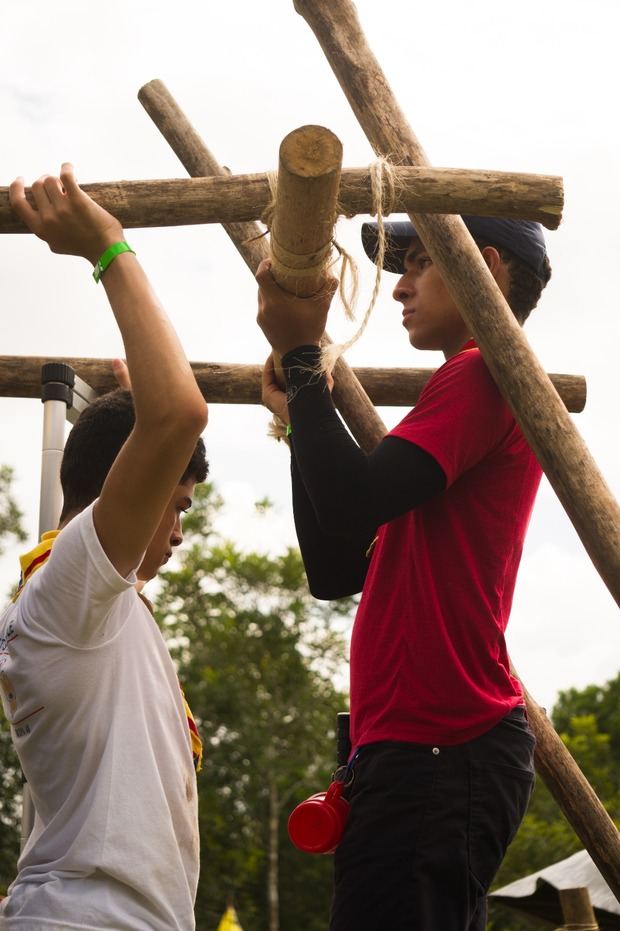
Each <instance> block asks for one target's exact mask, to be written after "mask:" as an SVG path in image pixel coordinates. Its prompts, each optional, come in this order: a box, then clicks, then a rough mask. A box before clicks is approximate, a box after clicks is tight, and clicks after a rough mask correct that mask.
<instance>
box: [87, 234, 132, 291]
mask: <svg viewBox="0 0 620 931" xmlns="http://www.w3.org/2000/svg"><path fill="white" fill-rule="evenodd" d="M123 252H133V249H132V248H131V246H130V245H129V243H128V242H125V241H123V242H115V243H114V245H113V246H108V248H107V249H106V250H105V252H104V253H103V255H102V256H101V258H100V259H99V261H98V262H97V263H96V264H95V267H94V269H93V278H94V279H95V281H96V282H97V284H99V281H100V279H101V276H102V275H103V273H104V271H105V270H106V268H108V266H109V265H111V264H112V262H113V261H114V259H115V258H116V256H117V255H121V254H122V253H123ZM134 255H135V252H134Z"/></svg>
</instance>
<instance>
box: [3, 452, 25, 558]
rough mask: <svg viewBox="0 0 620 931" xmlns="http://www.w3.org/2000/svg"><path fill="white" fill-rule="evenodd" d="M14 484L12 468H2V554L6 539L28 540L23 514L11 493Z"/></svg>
mask: <svg viewBox="0 0 620 931" xmlns="http://www.w3.org/2000/svg"><path fill="white" fill-rule="evenodd" d="M12 482H13V469H11V467H10V466H0V553H3V552H4V541H5V538H6V537H8V536H13V537H15V539H17V540H21V541H22V542H23V541H24V540H25V539H26V533H25V531H24V528H23V526H22V517H23V514H22V512H21V511H20V509H19V508H18V506H17V503H16V502H15V499H14V497H13V494H12V492H11V485H12Z"/></svg>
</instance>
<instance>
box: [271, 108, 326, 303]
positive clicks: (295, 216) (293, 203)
mask: <svg viewBox="0 0 620 931" xmlns="http://www.w3.org/2000/svg"><path fill="white" fill-rule="evenodd" d="M341 167H342V145H341V143H340V140H339V139H338V137H337V136H335V135H334V134H333V133H332V132H331V131H330V130H329V129H326V128H325V127H324V126H301V127H300V128H299V129H295V130H293V132H292V133H289V135H288V136H286V138H285V139H284V140H283V141H282V145H281V146H280V158H279V167H278V181H277V190H276V197H275V204H274V209H273V218H272V220H271V222H270V224H269V225H270V228H271V229H270V237H269V246H270V253H271V274H272V275H273V277H274V279H275V281H276V282H277V284H278V285H279V286H280V287H281V288H282V289H283V290H284V291H288V292H289V293H290V294H295V295H297V296H298V297H312V295H314V294H316V293H317V292H318V291H320V290H321V288H322V287H323V285H324V284H325V277H326V273H327V272H326V270H327V267H328V265H329V263H330V260H331V257H332V251H333V247H332V239H333V236H334V226H335V224H336V200H337V198H338V188H339V186H340V172H341Z"/></svg>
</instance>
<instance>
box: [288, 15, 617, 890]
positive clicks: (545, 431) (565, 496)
mask: <svg viewBox="0 0 620 931" xmlns="http://www.w3.org/2000/svg"><path fill="white" fill-rule="evenodd" d="M293 2H294V5H295V9H296V10H297V12H298V13H300V14H301V15H302V16H303V17H304V19H305V20H306V21H307V22H308V24H309V25H310V27H311V29H312V30H313V32H314V33H315V35H316V37H317V39H318V41H319V43H320V44H321V47H322V48H323V51H324V52H325V55H326V57H327V59H328V61H329V63H330V65H331V67H332V70H333V71H334V73H335V75H336V77H337V78H338V81H339V82H340V85H341V87H342V89H343V90H344V92H345V94H346V96H347V99H348V100H349V102H350V104H351V106H352V107H353V110H354V112H355V115H356V116H357V118H358V120H359V122H360V124H361V125H362V127H363V129H364V131H365V132H366V135H367V136H368V139H369V140H370V142H371V145H372V146H373V148H374V150H375V152H377V154H378V155H385V156H389V157H390V158H391V159H392V160H393V161H395V162H403V163H408V164H411V163H416V164H427V159H426V156H425V154H424V151H423V150H422V147H421V146H420V144H419V142H418V140H417V139H416V137H415V135H414V134H413V131H412V129H411V128H410V126H409V124H408V123H407V121H406V119H405V117H404V115H403V113H402V112H401V110H400V108H399V107H398V104H397V102H396V99H395V98H394V95H393V94H392V91H391V89H390V87H389V84H388V82H387V80H386V78H385V75H384V74H383V72H382V70H381V68H380V66H379V63H378V61H377V60H376V58H375V57H374V55H373V53H372V51H371V50H370V48H369V47H368V44H367V42H366V39H365V37H364V34H363V32H362V30H361V27H360V25H359V22H358V20H357V14H356V11H355V7H354V6H353V4H352V3H351V2H350V0H293ZM411 219H412V221H413V222H414V223H415V225H416V227H417V228H418V229H419V231H420V233H421V235H422V238H423V240H424V243H425V245H426V247H427V248H428V250H429V252H430V253H431V255H432V257H433V259H434V261H435V262H436V263H437V265H438V266H439V268H440V271H441V274H442V277H443V278H444V280H445V281H446V284H447V285H448V287H449V288H450V291H451V293H452V296H453V298H454V300H455V301H457V303H458V306H459V308H460V310H461V312H462V314H463V318H464V319H465V320H466V322H467V323H468V325H469V327H470V329H471V332H472V333H473V335H474V336H475V337H476V340H477V342H478V344H479V346H480V348H481V350H482V352H483V355H484V358H485V361H486V363H487V365H488V367H489V370H490V371H491V372H492V374H493V376H494V378H495V380H496V382H497V384H498V385H499V387H500V389H501V390H502V392H503V393H504V395H505V396H506V398H507V400H508V402H509V403H510V405H511V407H512V409H513V411H514V413H515V416H516V418H517V420H518V421H519V423H520V425H521V427H522V429H523V431H524V433H525V435H526V436H527V438H528V441H529V442H530V445H531V446H532V448H533V449H534V451H535V452H536V454H537V456H538V458H539V461H540V462H541V465H542V466H543V468H544V469H545V472H546V473H547V475H548V477H549V479H550V481H551V482H552V484H553V486H554V488H555V490H556V492H557V493H558V495H559V497H560V500H561V501H562V503H563V504H564V507H565V508H566V510H567V512H568V513H569V516H570V517H571V520H573V523H574V524H575V527H576V528H577V531H578V532H579V535H580V536H581V539H582V541H583V542H584V545H585V546H586V549H587V550H588V552H589V553H590V556H591V558H592V560H593V562H594V564H595V565H596V567H597V569H598V570H599V572H600V574H601V576H602V577H603V578H604V580H605V581H606V583H607V585H608V587H609V588H610V591H612V593H614V596H615V597H616V598H618V597H619V596H620V540H619V539H618V538H619V536H620V515H619V514H618V506H617V504H616V502H615V501H614V499H613V497H612V496H611V494H610V492H609V491H608V489H607V488H606V487H605V485H604V482H603V480H602V478H601V477H600V476H599V474H598V470H597V469H596V465H595V463H594V462H593V460H592V458H591V456H590V454H589V453H588V450H587V449H586V447H585V445H584V444H583V442H582V441H581V439H580V438H579V437H578V435H577V433H576V431H575V428H574V426H573V424H572V421H571V420H570V418H569V417H568V416H567V415H566V412H565V410H564V409H563V408H562V405H561V404H559V403H558V401H559V399H558V397H557V393H556V392H555V391H554V390H553V388H552V387H550V386H549V381H548V379H547V378H546V376H545V374H544V372H542V369H541V368H540V365H539V363H538V360H537V359H536V357H535V356H534V354H533V353H532V351H531V349H530V348H529V346H528V345H527V342H526V341H525V337H524V336H523V333H522V331H521V328H520V327H519V326H518V324H517V323H516V321H515V318H514V317H513V315H512V313H511V311H510V308H509V307H508V306H507V304H506V302H505V301H504V299H503V297H502V295H501V293H500V291H499V289H498V288H497V286H496V285H495V282H494V281H493V279H492V277H491V275H490V274H489V272H488V269H487V267H486V265H485V263H484V262H483V261H482V259H481V256H480V253H479V251H478V249H477V248H476V246H475V244H474V242H473V240H472V239H471V237H470V236H469V234H468V232H467V230H466V228H465V226H464V224H463V222H462V220H460V218H457V217H430V216H427V217H420V216H418V215H417V214H412V215H411ZM541 373H542V374H541ZM560 408H562V409H561V410H560ZM556 459H557V462H556V461H555V460H556ZM590 510H591V512H592V513H589V512H590ZM528 714H529V715H530V721H531V723H532V728H533V730H534V733H535V734H536V738H537V740H538V741H539V751H538V754H539V756H538V764H539V771H540V772H541V774H542V775H543V777H544V779H545V782H546V783H547V784H548V785H550V788H551V791H554V792H555V793H557V794H556V798H558V801H559V800H560V799H562V801H561V803H560V804H561V805H562V807H563V810H564V811H565V813H568V812H570V815H568V814H567V816H568V817H569V820H570V821H571V824H573V826H574V828H575V830H576V831H577V833H578V834H579V836H580V837H581V838H582V840H583V841H584V844H585V846H586V848H587V849H588V851H589V853H590V855H591V856H592V859H593V860H594V862H595V863H596V865H597V866H598V868H599V870H600V871H601V873H602V874H603V875H604V876H605V879H606V880H607V882H608V883H609V886H610V887H611V888H612V889H613V890H614V893H615V895H616V896H618V897H619V898H620V841H619V839H618V832H617V831H616V832H615V835H614V833H613V831H612V830H610V831H609V832H608V834H609V846H607V847H606V846H605V844H600V843H599V842H598V839H597V838H596V837H592V835H591V834H590V833H589V832H588V831H587V828H586V822H587V820H588V818H589V817H590V816H592V817H599V818H600V819H601V820H604V817H605V815H606V812H605V809H604V808H603V806H602V805H601V803H600V801H599V800H598V799H597V798H596V795H595V793H594V792H593V790H592V789H591V787H589V786H588V789H589V791H587V790H586V789H585V787H584V786H583V784H582V783H581V781H578V782H576V783H574V784H572V783H571V785H570V786H569V785H567V783H568V782H569V781H570V778H569V777H567V773H568V772H569V771H570V762H571V761H572V757H571V756H570V754H569V753H568V750H566V748H565V747H564V746H563V744H562V747H563V750H560V748H559V746H558V744H557V743H556V745H555V746H556V750H557V756H555V755H554V754H552V753H549V752H547V751H548V748H549V746H550V744H551V741H552V740H553V737H552V735H553V734H554V733H555V732H554V731H553V728H552V726H551V724H550V723H549V721H548V720H547V719H546V717H545V715H544V714H542V713H540V714H538V715H537V714H536V709H535V703H534V702H532V701H531V700H530V699H529V697H528ZM556 737H557V735H556ZM558 741H559V738H558ZM559 744H561V741H559ZM572 762H573V763H574V761H572ZM582 778H583V777H582ZM548 780H549V781H548ZM587 785H588V784H587V782H586V786H587ZM573 790H575V791H576V793H577V795H578V798H579V807H580V808H581V810H582V812H583V815H584V817H581V818H578V817H577V816H576V814H575V810H576V807H577V806H576V805H574V804H572V803H571V799H570V796H571V794H572V792H573ZM614 830H615V829H614Z"/></svg>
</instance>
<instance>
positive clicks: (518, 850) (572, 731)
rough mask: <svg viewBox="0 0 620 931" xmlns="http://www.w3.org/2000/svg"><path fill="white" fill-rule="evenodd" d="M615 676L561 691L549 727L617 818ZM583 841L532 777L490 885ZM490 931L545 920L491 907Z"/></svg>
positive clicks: (524, 928)
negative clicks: (518, 823)
mask: <svg viewBox="0 0 620 931" xmlns="http://www.w3.org/2000/svg"><path fill="white" fill-rule="evenodd" d="M619 700H620V675H619V676H618V677H617V678H616V679H614V680H612V681H611V682H608V683H606V684H605V685H602V686H594V685H590V686H587V688H585V689H582V690H578V689H569V690H568V691H565V692H560V694H559V696H558V700H557V702H556V705H555V707H554V709H553V712H552V715H551V717H552V721H553V724H554V727H555V728H556V730H557V731H558V732H559V734H560V736H561V737H562V740H563V742H564V743H565V744H566V746H567V748H568V749H569V751H570V752H571V754H572V755H573V756H574V758H575V760H576V761H577V763H578V765H579V767H580V768H581V770H582V771H583V773H584V775H585V776H586V778H587V779H588V781H589V782H590V783H591V785H592V786H593V788H594V789H595V791H596V793H597V795H598V796H599V798H600V799H601V801H602V802H603V804H604V805H605V807H606V808H607V810H608V812H609V814H610V815H611V817H612V818H614V819H615V820H616V823H618V819H620V778H619V776H618V774H619V772H620V715H619V710H618V709H619V707H620V706H619ZM582 847H583V844H582V843H581V841H580V840H579V838H578V837H577V835H576V834H575V832H574V831H573V829H572V828H571V826H570V825H569V823H568V822H567V821H566V819H565V818H564V816H563V814H562V813H561V811H560V809H559V808H558V806H557V804H556V802H555V800H554V799H553V797H552V796H551V794H550V793H549V791H548V790H547V788H546V787H545V785H544V784H543V783H542V781H541V780H540V778H538V779H537V781H536V787H535V789H534V794H533V796H532V800H531V802H530V806H529V809H528V813H527V814H526V816H525V819H524V821H523V824H522V826H521V828H520V829H519V833H518V834H517V837H516V838H515V840H514V841H513V843H512V845H511V847H510V849H509V851H508V854H507V856H506V859H505V860H504V863H503V864H502V868H501V870H500V872H499V874H498V876H497V879H496V882H495V884H494V885H495V888H499V887H501V886H504V885H506V884H507V883H509V882H512V881H513V880H515V879H519V878H520V877H522V876H526V875H528V874H529V873H534V872H536V870H539V869H542V868H543V867H545V866H549V865H550V864H552V863H556V862H557V861H558V860H563V859H565V858H566V857H569V856H571V854H573V853H576V852H577V850H580V849H582ZM490 911H491V916H492V919H491V921H490V922H489V931H544V929H548V928H549V924H548V923H546V922H542V921H537V920H535V919H533V918H531V917H520V916H519V913H518V912H517V911H515V910H513V909H509V908H506V907H504V906H498V905H493V906H491V910H490Z"/></svg>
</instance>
